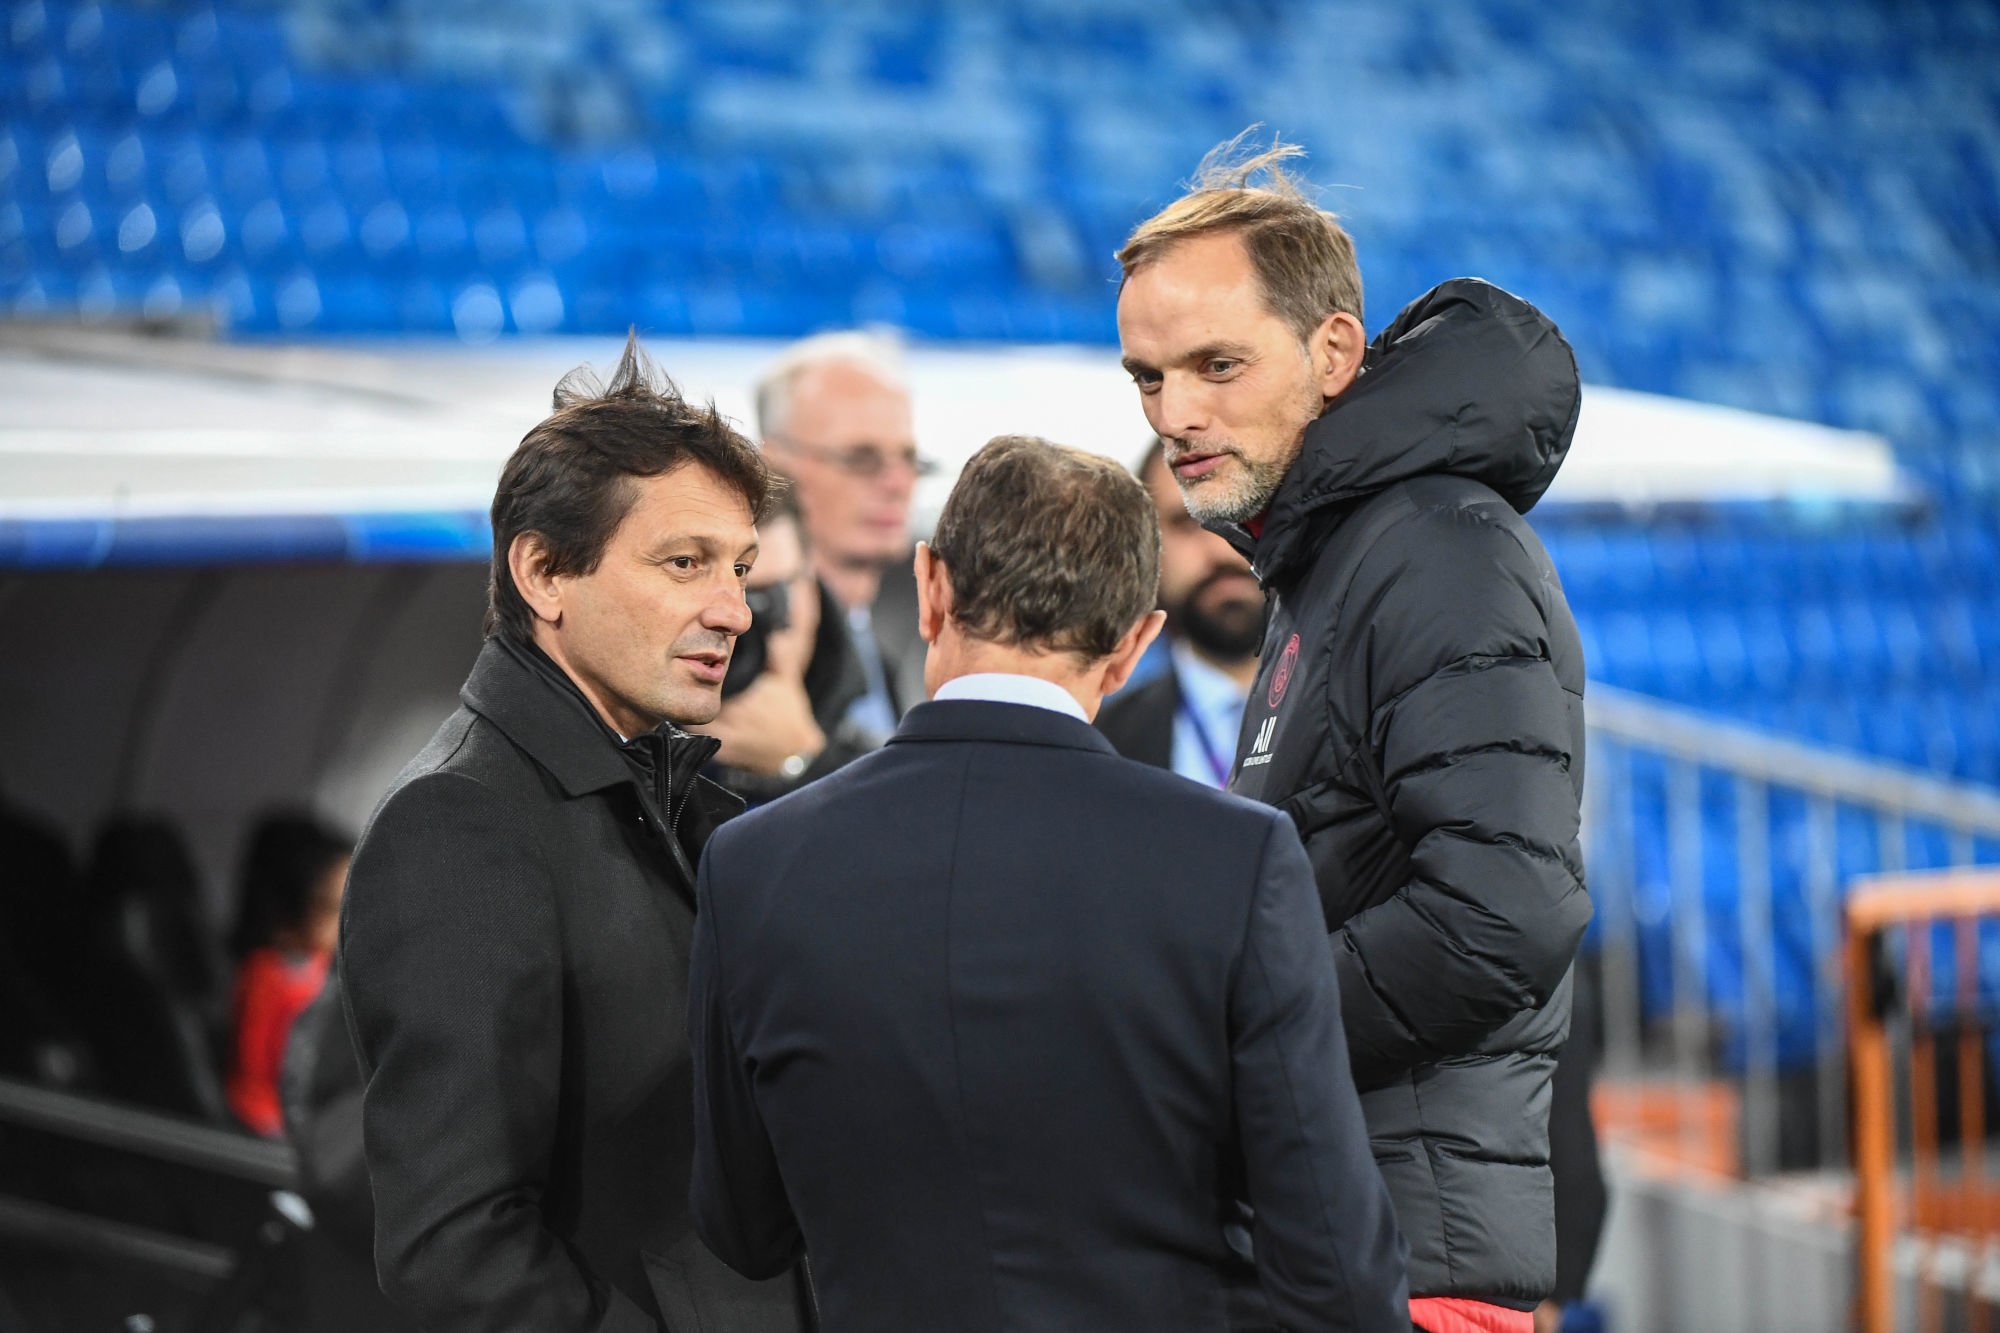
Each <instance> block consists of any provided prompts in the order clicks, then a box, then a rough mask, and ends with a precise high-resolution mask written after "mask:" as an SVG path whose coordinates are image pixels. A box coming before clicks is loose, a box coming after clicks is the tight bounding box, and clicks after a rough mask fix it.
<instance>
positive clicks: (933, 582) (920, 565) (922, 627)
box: [917, 542, 951, 644]
mask: <svg viewBox="0 0 2000 1333" xmlns="http://www.w3.org/2000/svg"><path fill="white" fill-rule="evenodd" d="M949 619H951V574H950V572H949V571H948V570H946V569H945V567H944V561H942V560H940V559H938V558H937V553H936V552H935V551H933V550H931V544H930V543H929V542H918V543H917V633H918V635H919V636H921V637H922V639H923V641H924V642H925V643H932V644H934V643H936V642H937V640H938V635H940V634H942V633H943V632H944V622H945V621H947V620H949Z"/></svg>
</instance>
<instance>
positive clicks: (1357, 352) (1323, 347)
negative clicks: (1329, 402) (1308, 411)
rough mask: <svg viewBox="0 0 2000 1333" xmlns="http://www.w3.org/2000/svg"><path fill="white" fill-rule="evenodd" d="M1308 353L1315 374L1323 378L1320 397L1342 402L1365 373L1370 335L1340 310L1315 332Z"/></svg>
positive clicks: (1354, 319)
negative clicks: (1356, 377)
mask: <svg viewBox="0 0 2000 1333" xmlns="http://www.w3.org/2000/svg"><path fill="white" fill-rule="evenodd" d="M1306 353H1307V355H1308V356H1310V357H1311V358H1312V368H1313V374H1314V375H1316V376H1317V377H1318V378H1319V392H1320V396H1321V397H1322V398H1328V399H1332V398H1338V397H1340V395H1341V394H1343V393H1345V392H1347V386H1348V385H1350V384H1352V383H1354V377H1355V376H1356V375H1359V374H1360V373H1361V359H1362V358H1363V357H1364V356H1366V355H1367V354H1368V335H1367V334H1366V333H1365V332H1363V331H1362V328H1361V321H1360V320H1358V319H1356V318H1355V317H1354V316H1352V315H1350V314H1348V313H1347V312H1346V311H1344V310H1337V311H1335V312H1334V313H1333V314H1331V315H1328V316H1327V317H1326V318H1325V319H1323V320H1321V321H1320V324H1319V327H1318V328H1316V329H1314V330H1313V334H1312V337H1311V338H1309V339H1307V340H1306Z"/></svg>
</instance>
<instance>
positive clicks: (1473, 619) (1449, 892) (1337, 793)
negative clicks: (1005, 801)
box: [1118, 147, 1590, 1329]
mask: <svg viewBox="0 0 2000 1333" xmlns="http://www.w3.org/2000/svg"><path fill="white" fill-rule="evenodd" d="M1293 152H1296V149H1291V148H1286V147H1280V148H1277V149H1274V150H1273V151H1272V152H1270V153H1266V154H1263V155H1260V156H1259V157H1257V158H1254V159H1252V160H1250V161H1249V162H1247V163H1243V164H1241V165H1239V166H1235V167H1231V166H1229V165H1228V164H1226V163H1223V164H1214V163H1211V164H1205V170H1204V175H1203V177H1202V179H1201V182H1200V184H1199V186H1198V188H1197V189H1196V190H1195V191H1194V192H1193V193H1191V194H1190V195H1188V196H1186V197H1185V198H1183V199H1181V200H1180V201H1177V202H1176V203H1174V204H1172V205H1170V206H1169V207H1168V208H1167V209H1166V210H1164V211H1163V212H1162V213H1161V214H1159V215H1158V216H1156V217H1154V218H1152V219H1150V220H1149V221H1147V222H1145V223H1143V224H1141V226H1140V227H1139V228H1138V229H1137V230H1136V231H1135V232H1134V233H1133V236H1132V239H1131V241H1130V242H1128V244H1127V246H1126V247H1125V249H1124V250H1122V251H1121V252H1120V256H1119V257H1120V260H1121V263H1122V264H1123V266H1124V269H1125V274H1126V278H1125V285H1124V288H1123V291H1122V292H1121V295H1120V298H1119V312H1118V321H1119V334H1120V338H1121V341H1122V343H1123V347H1124V353H1125V364H1126V366H1127V368H1128V369H1129V370H1130V372H1131V373H1132V375H1133V378H1134V380H1135V381H1136V383H1137V385H1138V387H1139V390H1140V394H1141V401H1142V403H1143V405H1144V408H1145V411H1146V416H1147V419H1148V420H1149V421H1150V422H1151V424H1152V426H1153V428H1154V429H1155V430H1156V431H1157V432H1158V433H1159V434H1160V435H1161V437H1162V438H1164V439H1165V440H1166V441H1167V449H1168V463H1169V465H1170V466H1171V467H1172V468H1173V470H1174V473H1175V477H1176V479H1177V480H1178V481H1179V483H1180V486H1181V491H1182V494H1183V496H1184V497H1185V498H1186V500H1187V503H1188V508H1189V510H1190V512H1192V513H1194V514H1195V515H1196V516H1197V517H1198V518H1200V519H1202V520H1203V522H1204V523H1205V524H1207V525H1208V526H1209V527H1211V528H1212V529H1214V530H1216V531H1219V532H1221V533H1223V534H1224V535H1226V536H1229V537H1231V538H1232V539H1233V540H1234V541H1235V542H1236V543H1237V545H1238V547H1239V548H1240V549H1241V550H1243V551H1244V552H1245V554H1247V555H1248V556H1249V557H1250V559H1251V563H1252V565H1253V567H1254V568H1255V570H1256V572H1257V576H1258V577H1259V578H1260V579H1261V580H1262V581H1263V583H1264V586H1265V588H1266V590H1267V591H1268V592H1269V593H1270V594H1271V595H1272V597H1273V598H1274V604H1273V607H1272V611H1271V616H1270V624H1269V627H1268V629H1267V632H1266V634H1265V636H1264V647H1263V650H1262V654H1261V668H1260V671H1259V674H1258V678H1257V681H1256V683H1255V684H1254V685H1253V687H1252V689H1251V691H1250V704H1249V708H1248V709H1247V711H1246V713H1245V715H1244V719H1243V730H1242V733H1241V736H1240V738H1239V742H1238V755H1237V769H1236V773H1235V776H1234V778H1233V780H1232V783H1231V789H1232V790H1233V791H1236V792H1238V793H1240V794H1243V795H1247V796H1251V797H1254V798H1256V799H1258V800H1261V801H1266V802H1268V803H1270V804H1272V805H1276V806H1278V807H1279V808H1280V809H1282V810H1284V811H1285V813H1287V814H1288V815H1290V816H1291V817H1292V820H1293V822H1294V823H1296V824H1297V825H1298V827H1299V830H1300V832H1301V833H1302V834H1303V835H1304V838H1305V843H1306V851H1307V854H1308V855H1309V856H1310V857H1311V858H1312V863H1313V869H1314V871H1315V873H1316V875H1317V877H1318V881H1319V890H1320V898H1321V902H1322V905H1323V907H1324V909H1325V913H1326V921H1327V925H1328V927H1329V929H1330V930H1331V931H1332V963H1333V968H1334V972H1335V974H1336V975H1337V977H1338V978H1339V983H1340V995H1341V1010H1342V1013H1343V1015H1344V1018H1345V1021H1346V1028H1347V1045H1348V1054H1349V1056H1350V1058H1351V1060H1352V1064H1353V1069H1354V1076H1355V1081H1356V1083H1357V1084H1358V1085H1359V1086H1360V1088H1361V1093H1362V1107H1363V1109H1364V1111H1365V1112H1366V1114H1367V1117H1368V1130H1369V1135H1370V1138H1371V1139H1372V1141H1373V1144H1374V1148H1375V1156H1376V1160H1377V1162H1378V1163H1379V1164H1380V1166H1381V1168H1382V1173H1383V1176H1384V1177H1385V1178H1386V1179H1387V1181H1388V1183H1389V1190H1390V1193H1391V1195H1392V1197H1393V1198H1394V1199H1395V1203H1396V1213H1397V1217H1398V1219H1399V1220H1400V1221H1401V1223H1402V1227H1403V1231H1404V1233H1405V1234H1406V1235H1407V1236H1408V1238H1409V1242H1410V1289H1411V1292H1412V1294H1413V1296H1415V1297H1417V1298H1419V1299H1417V1300H1415V1301H1413V1303H1412V1317H1413V1319H1415V1321H1416V1322H1417V1323H1418V1324H1419V1326H1421V1327H1425V1328H1455V1327H1459V1326H1460V1325H1458V1324H1455V1323H1453V1322H1452V1321H1453V1320H1454V1319H1473V1320H1476V1321H1479V1322H1476V1323H1473V1324H1468V1325H1464V1326H1466V1327H1480V1328H1489V1327H1490V1328H1496V1329H1514V1328H1523V1329H1525V1328H1526V1327H1528V1325H1529V1323H1530V1322H1531V1321H1530V1319H1529V1316H1528V1315H1527V1313H1526V1312H1527V1311H1528V1310H1530V1309H1531V1308H1532V1307H1533V1306H1534V1305H1535V1304H1536V1303H1537V1302H1538V1301H1540V1300H1541V1299H1542V1298H1543V1297H1545V1296H1547V1295H1548V1294H1549V1292H1550V1290H1551V1289H1552V1287H1553V1285H1554V1282H1555V1269H1556V1263H1555V1235H1554V1227H1553V1220H1552V1218H1553V1208H1552V1204H1551V1186H1550V1178H1549V1169H1548V1136H1547V1123H1548V1105H1549V1075H1550V1072H1551V1071H1552V1070H1553V1069H1554V1067H1555V1063H1556V1055H1557V1052H1558V1051H1559V1050H1560V1049H1561V1047H1562V1043H1563V1039H1564V1034H1565V1031H1566V1029H1567V1026H1568V1017H1569V973H1570V964H1571V961H1572V959H1573V956H1574V953H1575V948H1576V945H1577V942H1578V940H1579V939H1580V938H1581V936H1582V932H1583V928H1584V926H1585V924H1586V922H1587V921H1588V920H1589V917H1590V905H1589V899H1588V897H1587V895H1586V894H1585V892H1584V886H1583V878H1582V860H1581V857H1580V855H1579V852H1578V846H1577V831H1578V814H1579V805H1580V800H1581V792H1582V784H1583V741H1584V718H1583V684H1584V672H1583V658H1582V653H1581V650H1580V648H1579V645H1578V640H1577V633H1576V627H1575V625H1574V623H1573V622H1572V620H1571V618H1570V614H1569V609H1568V606H1567V605H1566V603H1565V602H1564V600H1563V594H1562V585H1561V583H1560V581H1559V580H1558V579H1557V578H1556V574H1555V571H1554V570H1553V569H1552V568H1551V567H1550V565H1549V560H1548V557H1547V555H1546V554H1545V553H1544V552H1543V549H1542V546H1541V544H1540V542H1539V541H1537V540H1536V538H1535V535H1534V533H1533V532H1532V531H1531V530H1530V529H1529V527H1528V525H1527V524H1526V523H1525V522H1523V521H1522V518H1521V515H1522V513H1523V512H1525V511H1526V510H1527V509H1528V508H1529V507H1530V506H1531V505H1533V504H1534V503H1535V501H1536V500H1537V499H1538V498H1539V497H1540V496H1541V494H1542V492H1543V490H1544V489H1545V488H1546V487H1547V486H1548V484H1549V482H1550V480H1551V479H1552V478H1553V477H1554V475H1555V472H1556V468H1557V466H1558V465H1559V464H1560V463H1561V461H1562V458H1563V455H1564V453H1565V452H1566V451H1567V449H1568V447H1569V442H1570V437H1571V434H1572V432H1573V431H1574V429H1575V425H1576V416H1577V406H1578V401H1579V389H1578V383H1577V376H1576V366H1575V361H1574V359H1573V358H1572V356H1571V354H1570V351H1569V347H1568V345H1567V344H1566V343H1564V341H1563V340H1562V338H1561V336H1560V335H1559V334H1558V333H1557V332H1556V329H1555V327H1554V326H1553V325H1552V324H1551V323H1550V322H1549V321H1548V320H1547V319H1546V318H1544V317H1543V316H1542V315H1541V314H1540V313H1539V312H1538V311H1536V310H1534V309H1533V308H1532V307H1530V306H1528V305H1526V304H1524V303H1523V302H1521V301H1519V300H1517V299H1516V298H1514V297H1512V296H1510V295H1508V294H1507V293H1506V292H1503V291H1501V290H1499V289H1498V288H1496V287H1492V286H1489V285H1487V284H1486V283H1483V282H1478V281H1474V280H1469V279H1468V280H1461V281H1455V282H1448V283H1446V284H1444V285H1443V286H1441V287H1439V288H1438V289H1436V290H1435V291H1433V292H1431V293H1429V294H1428V295H1426V296H1424V297H1422V298H1421V299H1419V300H1418V301H1416V302H1414V303H1413V304H1412V305H1411V306H1410V307H1409V308H1408V309H1406V310H1404V311H1403V312H1402V314H1400V315H1399V316H1398V317H1397V318H1396V319H1395V321H1394V322H1393V323H1391V324H1390V326H1389V327H1388V328H1387V329H1386V330H1384V331H1383V333H1382V334H1381V336H1380V337H1378V338H1377V339H1376V340H1375V342H1374V343H1373V345H1372V346H1370V345H1365V343H1364V336H1363V334H1362V332H1361V286H1360V275H1359V272H1358V270H1357V269H1356V268H1355V266H1354V252H1353V245H1352V243H1351V242H1350V241H1349V240H1348V237H1347V235H1346V233H1345V232H1344V231H1343V230H1342V229H1341V228H1340V227H1339V226H1338V224H1337V223H1336V222H1335V221H1334V220H1333V218H1332V217H1331V216H1330V215H1328V214H1325V213H1323V212H1321V211H1320V210H1319V209H1317V208H1316V207H1314V206H1313V205H1312V204H1311V202H1310V201H1308V200H1307V199H1306V198H1305V197H1304V196H1303V195H1302V194H1301V193H1300V191H1299V190H1298V189H1297V187H1296V186H1294V185H1293V184H1292V183H1291V182H1290V181H1289V179H1288V178H1287V177H1286V176H1285V175H1284V174H1283V173H1282V171H1280V170H1279V169H1278V164H1279V162H1280V161H1281V160H1282V159H1283V158H1284V157H1286V156H1289V155H1291V154H1292V153H1293ZM1259 170H1267V171H1268V172H1269V176H1268V178H1267V179H1268V183H1267V184H1265V185H1262V186H1260V187H1258V188H1251V187H1250V186H1249V185H1248V182H1249V181H1250V180H1251V179H1252V178H1253V173H1254V172H1256V171H1259ZM1425 1298H1428V1299H1425Z"/></svg>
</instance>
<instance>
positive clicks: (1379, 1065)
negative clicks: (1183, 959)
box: [1332, 507, 1590, 1086]
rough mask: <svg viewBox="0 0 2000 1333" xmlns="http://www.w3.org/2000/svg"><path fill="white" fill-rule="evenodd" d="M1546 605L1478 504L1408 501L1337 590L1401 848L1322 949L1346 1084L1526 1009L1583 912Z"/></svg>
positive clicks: (1453, 1047) (1571, 943) (1569, 717)
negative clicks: (1401, 880) (1364, 901)
mask: <svg viewBox="0 0 2000 1333" xmlns="http://www.w3.org/2000/svg"><path fill="white" fill-rule="evenodd" d="M1555 596H1559V593H1556V592H1555V591H1554V590H1553V589H1552V588H1548V587H1544V586H1543V584H1542V574H1541V567H1540V565H1539V563H1538V561H1536V560H1535V559H1534V558H1532V557H1531V556H1530V555H1529V554H1528V552H1527V551H1526V550H1525V549H1524V548H1523V546H1522V544H1521V542H1520V540H1519V538H1518V537H1517V536H1516V535H1515V534H1514V533H1513V532H1512V531H1510V530H1509V529H1508V528H1507V527H1506V526H1504V525H1503V524H1502V523H1500V522H1498V521H1496V520H1495V519H1494V517H1493V516H1492V515H1491V514H1490V513H1488V512H1485V511H1482V510H1481V509H1480V508H1478V507H1465V508H1453V507H1434V508H1427V509H1420V510H1418V511H1417V512H1416V513H1415V515H1414V516H1413V517H1411V518H1409V519H1406V520H1404V521H1403V522H1401V523H1400V524H1398V525H1397V526H1396V527H1394V528H1392V529H1391V530H1390V531H1389V532H1387V533H1385V534H1384V535H1383V537H1382V538H1381V540H1380V541H1379V542H1378V543H1377V544H1376V546H1375V547H1374V549H1373V550H1371V551H1370V553H1369V555H1368V557H1367V559H1366V560H1365V561H1364V562H1363V565H1362V567H1361V569H1360V570H1359V571H1358V573H1357V576H1356V579H1355V583H1354V586H1353V588H1352V590H1351V591H1350V593H1349V597H1348V602H1347V613H1346V614H1347V615H1348V616H1349V617H1354V616H1359V617H1361V619H1360V621H1359V623H1361V624H1364V625H1366V626H1368V630H1367V632H1366V635H1365V639H1364V642H1365V669H1366V670H1367V672H1368V679H1369V686H1368V697H1369V706H1370V717H1369V736H1368V744H1369V747H1370V751H1371V753H1372V756H1373V759H1374V762H1375V763H1376V764H1378V765H1379V777H1380V781H1381V786H1382V794H1383V797H1384V801H1385V804H1386V807H1387V811H1388V815H1389V822H1390V825H1391V828H1392V829H1393V831H1394V833H1395V835H1396V837H1397V839H1398V840H1399V841H1400V842H1401V844H1402V845H1403V846H1404V847H1405V848H1407V849H1409V852H1410V876H1409V879H1408V881H1407V883H1405V884H1404V885H1403V887H1402V888H1401V889H1399V890H1398V891H1397V892H1396V894H1395V895H1394V896H1393V897H1391V898H1390V899H1389V900H1387V901H1386V902H1383V903H1381V904H1380V905H1378V906H1375V907H1372V908H1369V909H1367V910H1365V911H1362V912H1359V913H1357V914H1356V915H1354V916H1353V917H1351V918H1349V919H1348V921H1346V922H1345V923H1344V924H1343V925H1342V926H1341V928H1340V929H1339V930H1337V931H1336V932H1335V934H1334V937H1333V941H1332V943H1333V955H1334V965H1335V971H1336V974H1337V975H1338V977H1339V979H1340V1002H1341V1009H1342V1011H1343V1014H1344V1016H1345V1019H1346V1026H1347V1037H1348V1049H1349V1055H1350V1057H1351V1060H1352V1063H1353V1066H1354V1073H1355V1078H1356V1081H1357V1082H1359V1083H1360V1084H1362V1085H1363V1086H1368V1085H1370V1084H1372V1083H1376V1082H1379V1081H1381V1080H1383V1079H1385V1078H1388V1077H1391V1076H1393V1075H1394V1074H1395V1073H1397V1072H1398V1071H1400V1070H1403V1069H1407V1068H1410V1067H1413V1066H1416V1065H1420V1064H1427V1063H1431V1062H1434V1061H1436V1060H1439V1059H1443V1058H1446V1057H1448V1056H1451V1055H1455V1054H1461V1053H1464V1052H1466V1051H1469V1050H1471V1049H1473V1048H1474V1047H1476V1046H1477V1045H1478V1044H1479V1043H1480V1042H1481V1041H1482V1040H1483V1039H1484V1038H1485V1037H1487V1036H1488V1035H1489V1034H1491V1033H1493V1032H1494V1031H1496V1030H1497V1029H1499V1028H1500V1027H1502V1026H1503V1025H1505V1024H1506V1023H1507V1022H1508V1021H1509V1020H1511V1019H1513V1018H1514V1017H1515V1016H1516V1015H1518V1014H1520V1013H1522V1012H1523V1011H1526V1010H1529V1009H1535V1008H1539V1007H1540V1006H1541V1005H1542V1004H1544V1003H1545V1002H1546V1001H1547V1000H1548V998H1549V996H1550V994H1551V993H1552V992H1553V991H1554V990H1555V988H1556V987H1557V986H1558V985H1560V984H1561V982H1562V979H1563V977H1564V975H1565V974H1566V973H1567V972H1568V969H1569V966H1570V962H1571V960H1572V958H1573V956H1574V954H1575V951H1576V945H1577V942H1578V941H1579V940H1580V939H1581V938H1582V935H1583V929H1584V926H1585V925H1586V924H1587V923H1588V922H1589V920H1590V902H1589V898H1588V896H1587V895H1586V893H1585V892H1584V886H1583V880H1582V867H1581V862H1580V858H1579V853H1578V847H1577V833H1578V822H1579V792H1578V784H1577V783H1576V782H1575V781H1574V779H1573V777H1572V772H1571V770H1572V766H1573V765H1578V766H1580V765H1581V763H1582V759H1583V756H1582V755H1581V754H1580V753H1572V751H1573V750H1576V749H1578V748H1580V744H1581V739H1580V738H1581V731H1580V728H1579V727H1578V726H1577V718H1578V716H1579V712H1578V710H1580V709H1581V706H1582V700H1581V698H1580V697H1579V696H1578V695H1576V694H1574V693H1572V692H1571V691H1569V690H1568V689H1566V688H1565V687H1564V685H1563V683H1562V682H1561V681H1559V680H1558V679H1557V677H1556V674H1555V671H1554V668H1553V667H1552V666H1551V662H1550V646H1549V633H1550V630H1549V623H1548V615H1549V611H1548V608H1549V605H1550V600H1551V598H1552V597H1555ZM1355 665H1356V667H1357V669H1361V668H1362V666H1363V664H1362V663H1360V662H1357V663H1356V664H1355ZM1578 771H1579V772H1580V771H1581V770H1580V767H1579V768H1578Z"/></svg>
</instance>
